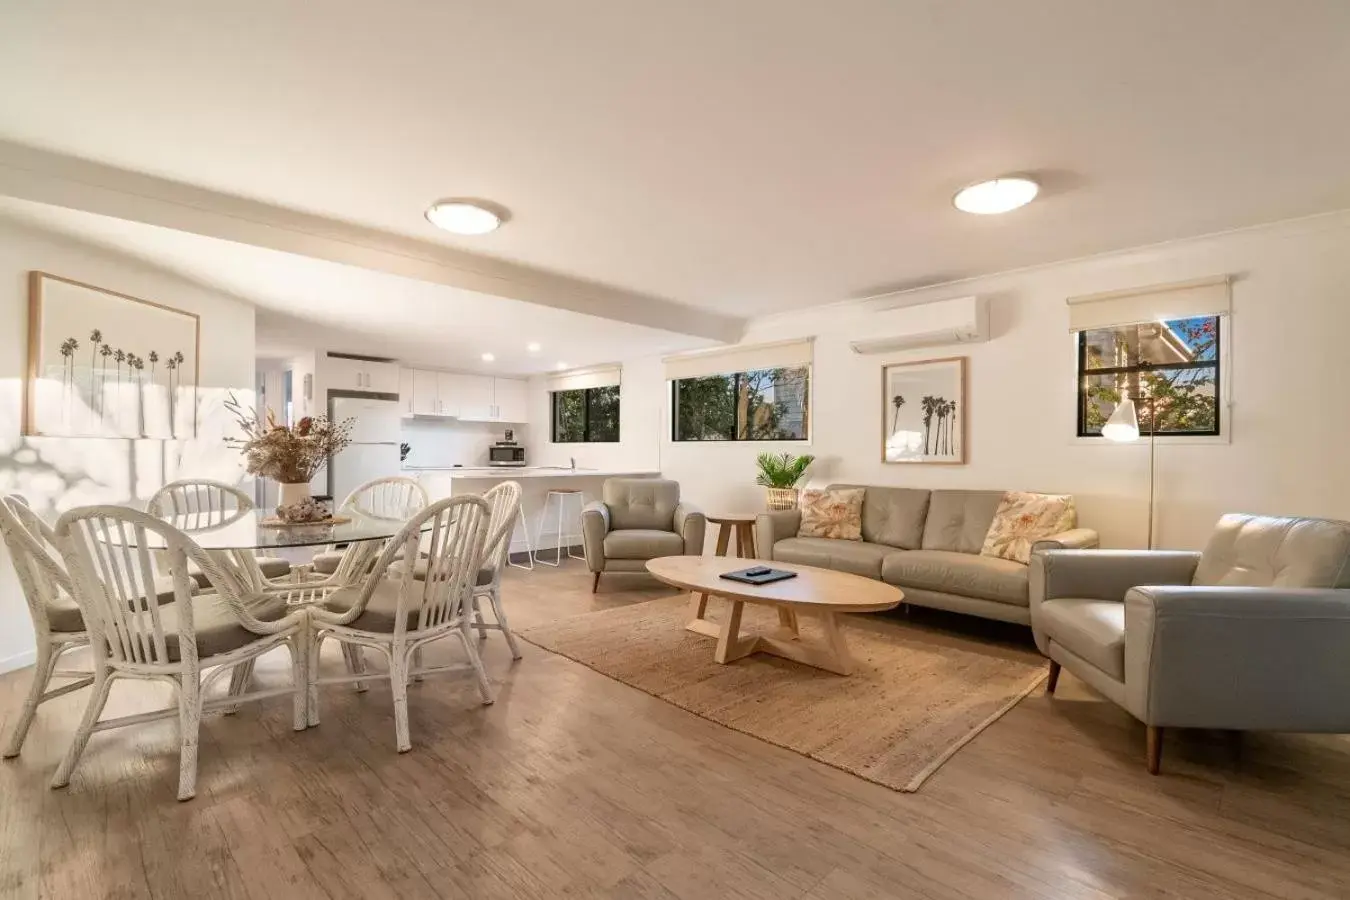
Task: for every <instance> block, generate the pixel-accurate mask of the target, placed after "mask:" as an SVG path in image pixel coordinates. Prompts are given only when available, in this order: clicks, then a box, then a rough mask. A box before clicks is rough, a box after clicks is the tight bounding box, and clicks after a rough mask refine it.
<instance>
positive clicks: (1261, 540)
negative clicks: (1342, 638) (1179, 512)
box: [1191, 515, 1350, 588]
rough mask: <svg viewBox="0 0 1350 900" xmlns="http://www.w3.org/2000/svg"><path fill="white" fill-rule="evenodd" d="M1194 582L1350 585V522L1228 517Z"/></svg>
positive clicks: (1207, 548)
mask: <svg viewBox="0 0 1350 900" xmlns="http://www.w3.org/2000/svg"><path fill="white" fill-rule="evenodd" d="M1191 583H1192V584H1200V585H1215V586H1223V585H1234V586H1240V587H1304V588H1347V587H1350V523H1347V522H1337V521H1333V520H1330V519H1297V518H1277V517H1275V516H1242V515H1227V516H1224V517H1223V518H1222V519H1220V520H1219V524H1218V525H1217V526H1215V528H1214V534H1213V535H1211V536H1210V539H1209V543H1208V544H1206V545H1205V552H1204V553H1203V554H1201V556H1200V564H1199V565H1198V566H1196V569H1195V577H1194V579H1193V580H1192V582H1191Z"/></svg>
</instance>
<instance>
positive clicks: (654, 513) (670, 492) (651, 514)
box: [601, 478, 684, 558]
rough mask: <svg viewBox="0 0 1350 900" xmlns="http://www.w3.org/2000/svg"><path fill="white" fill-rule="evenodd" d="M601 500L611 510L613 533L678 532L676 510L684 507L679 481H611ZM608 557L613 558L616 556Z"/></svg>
mask: <svg viewBox="0 0 1350 900" xmlns="http://www.w3.org/2000/svg"><path fill="white" fill-rule="evenodd" d="M601 496H602V497H603V499H604V501H605V506H606V507H608V508H609V527H610V528H611V529H612V530H615V531H617V530H620V529H631V530H635V531H637V530H655V531H672V532H673V531H674V530H675V507H676V506H679V504H680V485H679V482H677V481H666V480H664V479H660V478H611V479H609V480H608V481H606V482H605V484H604V486H603V487H602V488H601ZM677 552H679V553H683V552H684V551H683V550H679V551H677ZM606 555H608V556H613V554H612V553H607V554H606ZM669 555H670V554H668V553H667V554H661V553H658V554H657V556H669ZM621 558H622V557H621Z"/></svg>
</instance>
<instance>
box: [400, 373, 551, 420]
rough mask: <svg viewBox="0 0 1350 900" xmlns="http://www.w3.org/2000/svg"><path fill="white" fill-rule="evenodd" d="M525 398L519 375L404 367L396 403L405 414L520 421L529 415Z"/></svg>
mask: <svg viewBox="0 0 1350 900" xmlns="http://www.w3.org/2000/svg"><path fill="white" fill-rule="evenodd" d="M528 398H529V384H528V382H526V381H525V380H524V379H522V378H493V377H491V376H488V375H464V374H461V373H459V372H433V371H431V370H429V369H404V370H403V371H402V372H401V373H400V378H399V403H400V408H401V409H402V410H403V415H405V416H447V417H452V418H457V419H463V420H464V421H466V422H510V423H522V422H524V421H526V419H527V418H529V416H528V406H529V401H528Z"/></svg>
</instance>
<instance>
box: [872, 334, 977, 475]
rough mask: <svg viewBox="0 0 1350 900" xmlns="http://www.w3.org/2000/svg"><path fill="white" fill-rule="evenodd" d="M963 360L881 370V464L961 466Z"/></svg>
mask: <svg viewBox="0 0 1350 900" xmlns="http://www.w3.org/2000/svg"><path fill="white" fill-rule="evenodd" d="M968 360H969V357H966V356H948V357H942V358H940V359H925V360H919V361H917V362H905V363H891V364H890V365H885V366H882V367H881V461H882V462H884V463H894V464H897V465H905V464H927V465H946V466H963V465H965V464H966V460H967V448H968V446H969V432H968V428H967V422H968V420H969V411H970V405H969V398H968V396H967V390H966V380H967V379H966V370H967V364H968Z"/></svg>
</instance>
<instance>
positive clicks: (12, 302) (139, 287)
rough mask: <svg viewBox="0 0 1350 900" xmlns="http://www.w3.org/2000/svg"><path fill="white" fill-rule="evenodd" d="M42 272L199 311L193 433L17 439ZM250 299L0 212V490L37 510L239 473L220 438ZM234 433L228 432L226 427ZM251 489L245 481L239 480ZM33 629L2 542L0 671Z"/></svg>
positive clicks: (246, 350) (18, 658)
mask: <svg viewBox="0 0 1350 900" xmlns="http://www.w3.org/2000/svg"><path fill="white" fill-rule="evenodd" d="M35 269H36V270H40V271H45V272H50V273H52V274H54V275H61V276H64V277H66V278H72V279H75V280H77V281H83V282H87V283H89V284H93V285H97V286H99V287H106V288H108V289H110V290H113V291H117V292H119V293H124V294H130V295H132V296H134V297H142V298H144V299H147V300H154V301H156V302H160V303H164V304H167V305H169V306H173V307H177V308H179V309H184V310H187V311H189V312H195V313H198V314H199V315H200V316H201V329H202V331H201V337H202V342H201V371H200V376H201V382H200V384H201V390H200V391H199V403H200V424H199V432H198V437H197V438H196V439H195V440H191V441H153V440H137V441H133V440H120V439H102V438H22V437H20V435H19V427H20V410H21V407H20V398H21V396H22V386H23V373H24V369H25V366H26V361H27V320H28V312H27V311H28V283H27V278H28V273H29V271H30V270H35ZM253 348H254V335H253V307H252V306H250V305H249V304H247V303H245V302H243V301H241V300H239V299H237V298H233V297H229V296H226V295H224V294H219V293H215V292H213V291H210V290H207V289H205V288H203V287H201V286H199V285H196V284H193V283H191V282H188V281H185V280H183V279H180V278H177V277H174V276H172V275H169V274H167V273H165V272H162V271H160V270H157V269H154V268H152V267H150V266H146V265H144V264H143V263H139V262H135V261H132V260H129V259H126V258H124V257H120V256H117V255H114V254H111V253H107V252H104V251H102V250H99V249H96V248H94V247H90V246H87V245H84V244H80V243H77V242H74V241H70V240H67V239H65V238H61V237H57V236H55V235H51V234H48V233H46V232H41V231H37V230H34V229H31V228H28V227H25V226H20V225H18V224H15V223H12V222H10V221H8V220H5V219H0V493H9V492H13V491H17V492H19V493H22V494H24V495H25V496H26V497H27V498H28V499H29V501H30V502H31V503H32V504H33V505H34V507H35V508H37V509H38V510H39V511H44V510H51V509H57V510H64V509H68V508H70V507H72V506H79V505H82V504H86V503H106V502H124V501H127V500H131V499H133V498H138V497H139V498H145V497H147V496H148V495H149V494H150V493H152V492H153V491H154V490H155V489H156V488H157V487H159V486H160V485H162V484H164V483H165V482H166V481H169V480H172V479H174V478H180V477H185V476H188V475H200V476H202V477H208V478H219V479H221V480H224V481H231V482H233V481H239V480H240V479H241V477H242V474H243V473H242V469H241V467H240V464H239V454H238V453H237V452H236V451H234V450H231V449H230V448H228V447H226V446H225V444H224V440H223V438H224V435H225V434H226V432H227V429H231V426H232V419H230V417H229V416H228V414H226V413H225V412H224V410H223V409H222V408H221V403H222V402H223V401H224V400H225V398H226V396H227V394H228V393H229V392H230V391H233V392H234V393H235V396H236V397H238V398H239V399H240V401H241V402H242V403H244V404H245V405H248V404H251V403H252V402H253V395H254V349H253ZM231 430H232V429H231ZM246 488H251V485H246ZM32 650H33V637H32V628H31V626H30V624H29V618H28V612H27V608H26V606H25V604H24V600H23V597H22V594H21V593H20V590H19V585H18V581H17V579H16V578H15V575H14V570H13V568H12V566H11V565H10V563H9V559H8V556H7V554H6V553H5V551H4V550H2V549H0V671H5V670H7V669H10V668H15V667H17V666H22V665H27V664H28V663H30V662H31V661H32Z"/></svg>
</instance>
